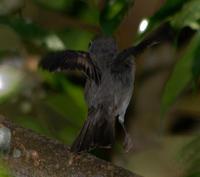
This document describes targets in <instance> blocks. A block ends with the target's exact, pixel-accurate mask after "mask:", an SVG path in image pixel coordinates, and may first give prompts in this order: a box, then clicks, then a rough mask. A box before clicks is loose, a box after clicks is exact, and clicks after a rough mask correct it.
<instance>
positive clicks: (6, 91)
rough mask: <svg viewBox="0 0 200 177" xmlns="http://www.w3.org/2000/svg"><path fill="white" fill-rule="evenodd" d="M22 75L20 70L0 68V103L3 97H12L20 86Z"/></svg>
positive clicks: (7, 67) (9, 67)
mask: <svg viewBox="0 0 200 177" xmlns="http://www.w3.org/2000/svg"><path fill="white" fill-rule="evenodd" d="M22 80H23V74H22V72H21V71H20V70H18V69H16V68H14V67H12V66H8V65H6V64H5V65H1V67H0V102H1V100H2V99H4V98H5V97H7V96H9V95H12V93H14V92H16V91H17V90H18V88H19V87H20V86H21V83H22Z"/></svg>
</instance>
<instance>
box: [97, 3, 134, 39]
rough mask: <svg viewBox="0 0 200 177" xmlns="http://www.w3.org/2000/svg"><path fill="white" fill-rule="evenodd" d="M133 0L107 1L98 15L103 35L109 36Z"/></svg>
mask: <svg viewBox="0 0 200 177" xmlns="http://www.w3.org/2000/svg"><path fill="white" fill-rule="evenodd" d="M132 6H133V0H126V1H124V0H108V1H105V6H104V9H103V10H102V12H101V14H100V25H101V27H102V30H103V32H104V33H106V34H108V35H111V34H113V32H114V31H115V30H116V28H117V27H118V26H119V24H120V23H121V21H122V19H123V18H124V16H125V14H126V13H127V12H128V10H129V8H131V7H132Z"/></svg>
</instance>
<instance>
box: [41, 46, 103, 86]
mask: <svg viewBox="0 0 200 177" xmlns="http://www.w3.org/2000/svg"><path fill="white" fill-rule="evenodd" d="M39 66H40V67H41V68H42V69H46V70H48V71H50V72H56V71H66V70H75V69H78V70H80V71H83V72H84V73H85V74H86V75H87V76H88V77H89V78H90V79H93V80H94V81H95V82H96V83H97V84H98V83H99V82H100V78H101V72H100V70H99V68H98V67H97V66H96V65H95V63H94V62H93V61H92V59H91V57H90V55H89V53H87V52H83V51H73V50H65V51H57V52H51V53H48V54H47V55H46V56H45V57H44V58H43V59H42V60H41V61H40V63H39Z"/></svg>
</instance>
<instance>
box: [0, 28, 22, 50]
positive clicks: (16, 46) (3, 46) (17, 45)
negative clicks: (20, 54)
mask: <svg viewBox="0 0 200 177" xmlns="http://www.w3.org/2000/svg"><path fill="white" fill-rule="evenodd" d="M0 41H4V42H1V43H0V51H1V52H4V51H11V50H12V51H17V50H20V49H22V43H21V40H20V38H19V36H18V35H17V34H16V32H15V31H14V30H13V29H12V28H10V27H8V26H6V25H0Z"/></svg>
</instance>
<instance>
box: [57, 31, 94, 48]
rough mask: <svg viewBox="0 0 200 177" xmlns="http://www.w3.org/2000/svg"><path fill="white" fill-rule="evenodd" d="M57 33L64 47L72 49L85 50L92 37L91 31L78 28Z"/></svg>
mask: <svg viewBox="0 0 200 177" xmlns="http://www.w3.org/2000/svg"><path fill="white" fill-rule="evenodd" d="M57 34H58V36H59V38H60V39H62V41H63V43H64V44H65V46H66V48H67V49H72V50H87V49H88V44H89V42H90V40H91V38H92V37H93V34H92V33H89V32H86V31H82V30H80V29H68V30H65V31H62V32H59V33H57Z"/></svg>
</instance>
